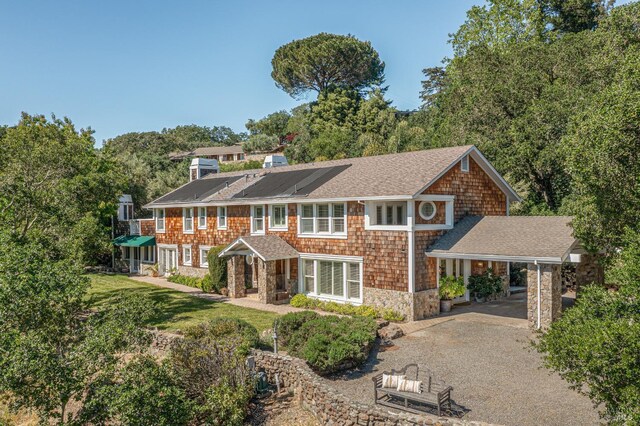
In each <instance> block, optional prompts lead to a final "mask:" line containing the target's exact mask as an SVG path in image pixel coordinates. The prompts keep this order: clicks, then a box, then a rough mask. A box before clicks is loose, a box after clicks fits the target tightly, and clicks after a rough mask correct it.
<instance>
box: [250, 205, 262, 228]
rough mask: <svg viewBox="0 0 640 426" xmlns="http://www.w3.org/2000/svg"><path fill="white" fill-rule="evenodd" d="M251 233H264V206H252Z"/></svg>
mask: <svg viewBox="0 0 640 426" xmlns="http://www.w3.org/2000/svg"><path fill="white" fill-rule="evenodd" d="M251 233H253V234H264V206H262V205H260V206H251Z"/></svg>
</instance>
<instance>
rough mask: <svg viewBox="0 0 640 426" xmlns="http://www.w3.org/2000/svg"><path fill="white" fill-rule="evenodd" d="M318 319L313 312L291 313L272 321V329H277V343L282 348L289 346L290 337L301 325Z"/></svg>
mask: <svg viewBox="0 0 640 426" xmlns="http://www.w3.org/2000/svg"><path fill="white" fill-rule="evenodd" d="M316 318H318V314H317V313H316V312H313V311H302V312H291V313H289V314H286V315H283V316H282V317H280V318H278V319H277V320H275V321H274V327H275V326H276V323H277V327H278V329H277V330H278V342H280V344H281V345H282V346H284V347H286V346H287V345H288V344H289V341H290V339H291V336H293V334H294V333H295V332H296V331H298V330H299V329H300V327H302V324H304V323H306V322H308V321H311V320H313V319H316Z"/></svg>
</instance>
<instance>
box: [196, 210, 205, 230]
mask: <svg viewBox="0 0 640 426" xmlns="http://www.w3.org/2000/svg"><path fill="white" fill-rule="evenodd" d="M198 229H207V208H206V207H198Z"/></svg>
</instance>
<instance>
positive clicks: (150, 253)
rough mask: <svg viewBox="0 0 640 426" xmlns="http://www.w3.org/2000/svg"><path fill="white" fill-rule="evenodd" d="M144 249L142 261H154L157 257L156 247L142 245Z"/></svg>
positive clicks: (141, 248)
mask: <svg viewBox="0 0 640 426" xmlns="http://www.w3.org/2000/svg"><path fill="white" fill-rule="evenodd" d="M140 250H142V261H143V262H145V263H153V262H154V261H155V257H156V250H155V247H140Z"/></svg>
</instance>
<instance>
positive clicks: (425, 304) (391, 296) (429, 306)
mask: <svg viewBox="0 0 640 426" xmlns="http://www.w3.org/2000/svg"><path fill="white" fill-rule="evenodd" d="M362 302H363V303H364V304H365V305H373V306H379V307H383V308H388V309H393V310H394V311H396V312H400V313H401V314H403V315H404V316H405V318H406V319H407V320H410V321H415V320H419V319H423V318H427V317H431V316H434V315H438V314H439V313H440V298H439V297H438V291H437V290H436V289H430V290H423V291H418V292H416V293H409V292H406V291H395V290H384V289H378V288H370V287H365V288H364V289H363V295H362Z"/></svg>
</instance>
